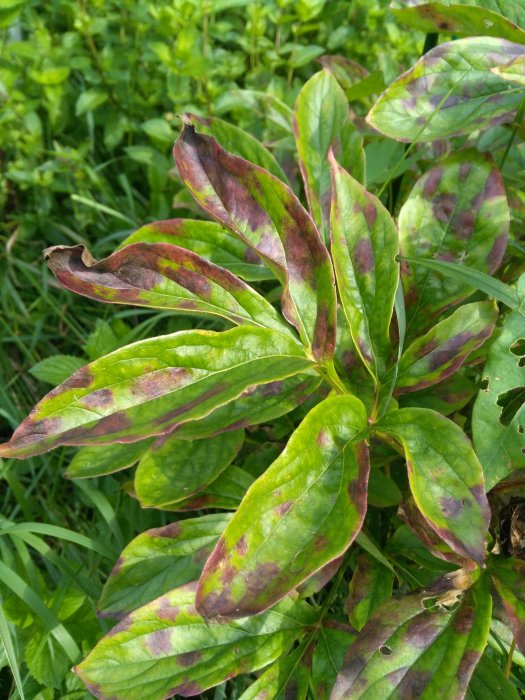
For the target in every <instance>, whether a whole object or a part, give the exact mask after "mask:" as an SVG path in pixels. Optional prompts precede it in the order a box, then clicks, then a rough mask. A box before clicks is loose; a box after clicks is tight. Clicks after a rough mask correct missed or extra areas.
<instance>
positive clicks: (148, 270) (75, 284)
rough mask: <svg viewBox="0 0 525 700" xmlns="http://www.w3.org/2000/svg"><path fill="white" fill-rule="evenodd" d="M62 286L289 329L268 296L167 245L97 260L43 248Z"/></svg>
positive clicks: (111, 299) (74, 250) (78, 250)
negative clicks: (268, 300) (265, 296)
mask: <svg viewBox="0 0 525 700" xmlns="http://www.w3.org/2000/svg"><path fill="white" fill-rule="evenodd" d="M44 257H45V259H46V260H47V262H48V265H49V267H50V269H51V271H52V272H53V274H54V275H55V277H56V278H57V280H58V281H59V282H60V284H61V285H62V286H63V287H65V288H66V289H69V290H70V291H72V292H75V293H76V294H81V295H82V296H85V297H89V298H90V299H95V300H96V301H104V302H107V303H110V304H130V305H133V306H147V307H152V308H154V309H172V310H173V311H177V312H178V313H183V314H184V313H189V314H197V315H205V316H213V317H217V316H218V317H219V318H221V319H225V320H226V321H229V322H230V323H234V324H236V325H240V324H249V325H252V326H260V327H262V328H275V329H276V330H279V331H281V332H282V333H290V329H289V327H288V326H287V324H286V323H285V321H284V319H282V318H281V319H280V318H279V314H278V313H277V312H276V311H275V309H274V308H273V306H272V305H271V304H270V303H269V302H267V301H266V299H265V298H264V297H263V296H261V295H260V294H258V293H257V292H256V291H255V290H253V289H252V288H251V287H249V286H248V285H247V284H246V283H245V282H242V281H241V280H240V279H239V278H238V277H236V276H235V275H233V274H232V273H231V272H228V270H226V269H224V268H222V267H218V266H217V265H215V264H213V263H209V262H207V261H206V260H204V258H201V257H200V256H198V255H196V254H195V253H193V252H191V251H189V250H185V249H184V248H179V247H178V246H175V245H166V244H165V243H133V244H131V245H128V246H126V247H125V248H121V249H120V250H118V251H117V252H116V253H113V254H112V255H110V256H109V257H107V258H103V259H102V260H98V261H96V260H95V259H94V258H93V257H92V256H91V254H90V252H89V251H88V250H87V248H85V247H84V246H83V245H76V246H54V247H52V248H48V249H47V250H46V251H45V252H44Z"/></svg>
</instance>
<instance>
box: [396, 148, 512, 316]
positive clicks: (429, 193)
mask: <svg viewBox="0 0 525 700" xmlns="http://www.w3.org/2000/svg"><path fill="white" fill-rule="evenodd" d="M509 222H510V213H509V207H508V204H507V198H506V196H505V188H504V185H503V180H502V178H501V174H500V172H499V171H498V170H497V168H496V167H495V166H494V165H493V164H492V162H491V161H490V160H487V159H486V158H485V157H483V156H481V155H479V154H478V153H477V152H473V151H465V152H463V153H459V154H455V155H453V156H451V157H449V158H447V159H446V160H445V161H443V162H442V163H441V164H440V165H438V166H436V167H435V168H432V169H431V170H429V171H428V172H427V173H425V175H423V176H422V177H421V178H420V179H419V180H418V181H417V182H416V184H415V186H414V188H413V189H412V192H411V193H410V195H409V197H408V199H407V200H406V202H405V204H404V205H403V207H402V208H401V211H400V214H399V235H400V239H401V255H402V256H403V257H407V258H424V259H427V260H428V261H429V262H438V261H439V262H441V261H446V262H457V263H459V262H465V265H466V266H468V267H471V268H475V269H477V270H480V271H482V272H488V273H489V274H492V273H493V272H494V271H495V270H496V269H497V268H498V265H499V264H500V262H501V260H502V258H503V255H504V253H505V248H506V245H507V238H508V231H509ZM401 271H402V278H403V289H404V292H405V297H406V304H407V307H408V309H407V317H408V319H409V324H418V325H421V324H422V320H421V319H417V318H416V317H417V315H418V314H420V315H424V316H425V319H423V320H424V321H426V326H427V327H428V325H429V323H430V322H431V321H432V319H433V318H434V317H435V316H436V315H437V314H438V313H439V312H441V311H442V310H443V309H445V308H447V307H448V306H450V305H453V304H457V303H458V302H459V301H460V300H461V299H465V298H466V297H467V296H469V295H470V294H471V293H472V292H473V291H474V289H473V288H472V287H469V286H468V284H466V283H465V281H464V280H463V279H457V278H456V279H453V278H451V277H450V276H443V275H442V274H435V273H433V272H431V271H430V270H429V269H427V267H426V266H425V267H422V266H421V265H417V264H416V265H414V266H411V265H408V264H407V263H406V262H404V263H403V265H402V267H401Z"/></svg>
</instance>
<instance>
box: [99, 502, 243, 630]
mask: <svg viewBox="0 0 525 700" xmlns="http://www.w3.org/2000/svg"><path fill="white" fill-rule="evenodd" d="M230 517H231V516H230V515H229V513H214V514H213V515H203V516H202V517H200V518H194V519H189V520H182V521H180V522H176V523H170V524H169V525H165V526H164V527H159V528H154V529H153V530H147V531H146V532H143V533H142V534H141V535H139V536H138V537H135V539H134V540H132V541H131V542H130V543H129V544H128V545H127V547H126V548H125V549H124V550H123V552H122V554H121V555H120V557H119V558H118V560H117V563H116V564H115V566H114V568H113V571H112V572H111V573H110V575H109V578H108V580H107V581H106V583H105V585H104V589H103V591H102V595H101V597H100V600H99V603H98V609H99V614H100V615H102V616H103V617H117V618H121V617H123V616H124V615H126V614H127V613H129V612H131V611H132V610H135V609H136V608H138V607H140V606H142V605H146V603H149V602H150V601H152V600H154V599H155V598H158V597H159V596H161V595H162V594H163V593H167V592H168V591H171V590H172V589H173V588H177V587H178V586H182V585H184V584H186V583H189V582H190V581H194V580H195V579H197V578H198V577H199V575H200V573H201V571H202V567H203V565H204V562H205V561H206V557H207V556H208V554H209V553H210V552H211V550H212V549H213V547H214V546H215V543H216V542H217V539H218V538H219V536H220V535H221V534H222V532H223V530H224V528H225V527H226V523H227V522H228V520H229V519H230Z"/></svg>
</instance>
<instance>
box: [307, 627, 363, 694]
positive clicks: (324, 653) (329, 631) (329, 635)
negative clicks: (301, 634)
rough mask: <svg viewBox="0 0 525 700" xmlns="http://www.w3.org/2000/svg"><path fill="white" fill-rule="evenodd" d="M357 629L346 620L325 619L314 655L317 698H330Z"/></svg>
mask: <svg viewBox="0 0 525 700" xmlns="http://www.w3.org/2000/svg"><path fill="white" fill-rule="evenodd" d="M355 637H356V635H355V630H353V629H352V627H350V625H346V624H345V623H344V622H339V621H337V620H329V619H328V620H323V624H322V625H321V626H320V627H319V633H318V635H317V643H316V645H315V649H314V653H313V655H312V682H311V687H312V690H313V692H314V693H315V695H314V697H315V700H328V698H329V697H330V691H331V690H332V688H333V686H334V683H335V680H336V678H337V674H338V673H339V671H340V670H341V666H342V665H343V660H344V657H345V653H346V651H347V649H348V647H349V646H350V644H351V643H352V642H353V641H354V639H355Z"/></svg>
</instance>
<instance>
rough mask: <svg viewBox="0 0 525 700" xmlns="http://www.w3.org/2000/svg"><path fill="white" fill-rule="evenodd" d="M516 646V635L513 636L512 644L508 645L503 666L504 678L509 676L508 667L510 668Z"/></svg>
mask: <svg viewBox="0 0 525 700" xmlns="http://www.w3.org/2000/svg"><path fill="white" fill-rule="evenodd" d="M515 648H516V637H513V639H512V644H511V645H510V649H509V655H508V657H507V664H506V666H505V678H508V677H509V676H510V669H511V668H512V657H513V656H514V649H515Z"/></svg>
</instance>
